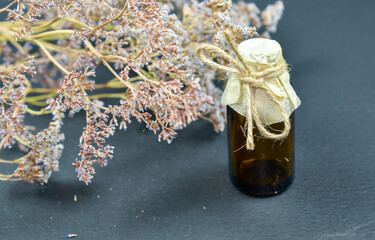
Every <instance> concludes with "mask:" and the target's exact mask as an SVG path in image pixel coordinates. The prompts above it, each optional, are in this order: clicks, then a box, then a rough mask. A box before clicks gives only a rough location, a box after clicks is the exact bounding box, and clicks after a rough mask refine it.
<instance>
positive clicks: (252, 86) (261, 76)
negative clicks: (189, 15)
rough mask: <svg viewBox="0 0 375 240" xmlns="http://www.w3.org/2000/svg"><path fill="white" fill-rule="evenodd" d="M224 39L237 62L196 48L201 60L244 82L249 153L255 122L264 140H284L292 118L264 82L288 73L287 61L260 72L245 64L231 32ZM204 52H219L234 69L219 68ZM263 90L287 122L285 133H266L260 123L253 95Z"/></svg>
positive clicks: (209, 48) (210, 47)
mask: <svg viewBox="0 0 375 240" xmlns="http://www.w3.org/2000/svg"><path fill="white" fill-rule="evenodd" d="M224 36H225V39H226V41H227V43H228V45H229V47H230V49H231V50H232V51H233V52H234V53H235V55H236V57H237V59H238V60H239V61H236V60H235V59H234V58H233V57H232V56H230V55H229V54H228V53H227V52H225V51H224V50H222V49H220V48H218V47H216V46H213V45H209V44H206V43H203V44H202V45H200V46H199V47H198V49H197V54H198V57H199V58H200V60H201V61H202V62H204V63H206V64H208V65H210V66H213V67H215V68H217V69H220V70H222V71H225V72H230V73H233V74H236V75H237V77H238V79H239V80H240V81H242V82H243V83H244V87H245V91H246V101H247V115H246V119H247V121H246V125H247V126H246V127H247V137H246V148H247V149H248V150H254V147H255V146H254V136H253V127H254V123H255V126H256V127H257V128H258V129H259V132H260V133H261V134H262V135H263V137H265V138H269V139H282V138H285V137H286V136H288V134H289V131H290V129H291V125H290V121H289V115H288V114H287V113H286V111H285V109H284V107H283V106H282V104H281V103H280V102H279V101H278V100H277V95H276V94H275V93H274V92H273V91H271V89H269V88H268V87H267V85H266V84H265V80H266V79H268V78H274V77H277V76H280V75H281V74H283V73H284V72H285V71H286V70H287V64H286V62H285V60H283V59H281V60H280V61H277V62H276V63H275V64H274V65H273V66H272V65H267V66H261V69H258V67H257V66H256V64H254V63H251V62H248V61H245V59H244V58H243V57H242V56H241V54H240V53H239V52H238V50H237V47H236V44H235V43H234V41H233V39H232V38H231V37H230V35H229V32H228V31H225V32H224ZM204 52H209V53H211V54H212V53H216V54H217V55H220V56H221V57H223V58H224V59H225V60H227V61H228V62H229V63H230V65H231V67H227V66H224V65H220V64H218V63H216V62H214V61H213V60H212V59H209V58H208V57H207V56H206V55H205V54H204ZM256 89H258V90H261V91H263V92H264V93H265V94H266V95H267V96H268V97H269V98H270V100H271V101H272V102H274V103H275V104H276V105H277V106H278V107H279V109H280V112H281V114H282V117H283V122H284V130H283V131H282V132H281V133H272V132H270V131H269V130H267V128H266V125H267V124H265V123H263V122H262V121H261V120H260V116H259V113H258V110H257V107H256V104H255V100H254V96H255V90H256Z"/></svg>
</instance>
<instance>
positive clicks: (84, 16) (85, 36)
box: [0, 0, 283, 184]
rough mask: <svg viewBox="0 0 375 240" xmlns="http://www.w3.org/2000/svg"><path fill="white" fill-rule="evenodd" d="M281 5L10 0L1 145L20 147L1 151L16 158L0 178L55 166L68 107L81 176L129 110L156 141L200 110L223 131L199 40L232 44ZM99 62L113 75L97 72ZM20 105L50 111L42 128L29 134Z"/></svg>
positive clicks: (47, 171) (106, 151)
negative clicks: (229, 35) (77, 118)
mask: <svg viewBox="0 0 375 240" xmlns="http://www.w3.org/2000/svg"><path fill="white" fill-rule="evenodd" d="M282 11H283V4H282V2H281V1H278V2H276V3H275V4H274V5H270V6H268V7H267V8H266V10H265V11H263V12H260V10H259V9H258V8H257V7H256V6H255V5H254V4H252V3H244V2H242V1H241V2H238V3H235V4H232V2H231V1H226V0H209V1H204V2H198V1H196V0H193V1H187V2H186V3H185V4H184V1H180V0H176V1H171V0H164V1H156V0H120V1H113V0H96V1H91V0H64V1H58V0H15V1H13V2H11V3H10V4H9V5H8V6H6V7H4V8H0V13H7V15H8V17H7V20H6V21H3V22H0V54H1V64H0V80H1V83H2V88H1V92H0V104H1V110H0V111H1V112H0V124H1V130H0V138H1V142H0V149H2V148H6V147H11V146H12V145H14V144H16V143H17V142H18V145H19V147H20V149H21V150H23V151H25V152H26V155H25V156H23V157H21V158H19V159H16V160H1V159H0V163H9V164H18V168H17V169H16V170H15V171H14V173H12V174H9V175H4V174H0V179H2V180H24V181H27V182H32V183H39V184H44V183H47V181H48V179H49V177H50V175H51V173H52V171H57V170H58V160H59V158H60V156H61V152H62V149H63V145H62V144H61V142H62V141H63V138H64V136H63V134H62V133H61V132H60V129H61V125H62V120H63V118H64V117H65V115H66V114H68V115H69V116H73V115H74V114H75V113H77V112H80V111H85V112H86V126H85V127H84V129H83V133H82V136H81V138H80V146H81V150H80V153H79V157H78V158H77V159H76V160H75V161H74V163H73V165H74V166H75V167H76V171H77V173H78V177H79V179H80V180H81V181H84V182H85V183H86V184H88V183H90V182H91V179H92V178H93V175H94V174H95V169H94V166H95V164H99V165H101V166H105V165H107V160H108V159H110V158H112V156H113V149H114V147H113V146H109V145H107V144H106V140H107V139H108V138H109V137H110V136H112V135H113V134H114V132H115V130H116V129H117V128H120V129H126V128H127V125H128V124H129V123H130V122H131V120H132V119H136V120H137V121H139V122H144V123H145V124H146V126H147V128H148V129H149V130H150V131H152V132H154V133H155V134H158V135H159V141H160V140H165V141H167V142H171V141H172V140H173V139H174V138H175V137H176V135H177V132H176V131H177V130H180V129H182V128H184V127H186V126H187V125H188V124H189V123H191V122H192V121H195V120H197V119H199V118H203V119H206V120H208V121H210V122H212V123H213V126H214V128H215V130H217V131H222V130H223V129H224V125H225V120H224V112H225V109H223V107H222V106H221V105H220V98H221V93H222V90H221V88H220V87H218V86H217V84H216V83H215V81H214V80H217V79H224V78H225V76H224V78H223V76H222V75H225V73H220V74H218V73H217V72H216V70H214V69H211V68H209V67H207V66H206V65H204V64H203V63H202V62H201V61H200V60H199V59H198V58H197V56H196V52H195V49H196V46H197V44H199V43H202V42H207V43H210V44H215V45H218V46H220V47H222V48H224V49H228V48H227V46H226V45H225V41H223V31H224V30H228V29H229V30H231V31H232V32H233V38H234V39H235V40H236V41H237V42H241V41H243V40H245V39H248V38H250V37H253V36H258V33H257V28H261V27H262V26H263V27H264V30H265V31H264V33H263V34H262V36H265V37H267V36H268V32H274V31H275V30H276V25H277V22H278V20H279V19H280V17H281V14H282ZM217 58H218V59H217V60H218V61H223V60H220V57H219V56H217ZM98 68H104V69H106V70H107V71H108V73H110V74H111V75H112V78H110V79H105V80H100V81H98V80H97V79H96V77H95V71H96V69H98ZM96 80H97V81H96ZM104 99H114V100H116V99H117V101H116V102H117V104H113V105H109V104H106V103H105V101H104ZM26 113H29V114H33V115H44V114H52V116H53V117H52V121H51V123H50V124H49V127H48V128H46V129H44V130H42V131H40V132H38V133H36V134H33V133H32V131H33V128H32V127H30V126H26V125H25V124H24V122H23V120H24V118H25V114H26Z"/></svg>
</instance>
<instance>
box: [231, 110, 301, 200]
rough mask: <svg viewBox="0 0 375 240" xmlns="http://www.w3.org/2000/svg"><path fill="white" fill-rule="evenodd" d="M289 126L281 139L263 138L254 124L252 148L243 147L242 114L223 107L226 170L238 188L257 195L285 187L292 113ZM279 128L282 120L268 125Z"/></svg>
mask: <svg viewBox="0 0 375 240" xmlns="http://www.w3.org/2000/svg"><path fill="white" fill-rule="evenodd" d="M290 121H291V126H292V128H291V130H290V132H289V135H288V136H287V137H286V138H284V139H282V140H274V139H265V138H262V137H261V134H260V133H259V131H258V129H257V128H254V143H255V149H254V150H252V151H250V150H247V149H246V132H245V131H246V128H245V123H246V118H245V117H244V116H242V115H240V114H238V113H237V112H236V111H234V110H233V109H232V108H230V107H229V106H228V107H227V123H228V143H229V171H230V178H231V181H232V183H233V184H234V185H235V186H236V187H237V188H238V189H239V190H240V191H242V192H244V193H246V194H248V195H252V196H258V197H267V196H272V195H276V194H278V193H281V192H283V191H285V190H286V189H287V188H288V187H289V186H290V185H291V184H292V182H293V178H294V117H293V115H292V116H291V117H290ZM269 129H270V130H271V132H275V133H276V132H280V131H282V130H283V129H284V123H283V122H280V123H275V124H272V125H270V126H269Z"/></svg>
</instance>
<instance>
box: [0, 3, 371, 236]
mask: <svg viewBox="0 0 375 240" xmlns="http://www.w3.org/2000/svg"><path fill="white" fill-rule="evenodd" d="M266 2H269V1H260V0H259V1H257V3H259V6H260V7H261V8H263V7H265V5H266ZM285 7H286V10H285V15H284V17H283V19H282V21H281V23H280V25H279V29H278V33H277V34H275V35H274V36H273V37H274V38H275V39H276V40H278V41H279V42H280V43H281V45H282V46H283V49H284V56H285V58H286V59H287V61H288V62H289V63H291V64H292V65H293V66H294V68H293V70H292V72H291V75H292V81H293V83H294V86H295V89H296V91H297V93H298V94H299V96H300V98H301V100H302V106H301V107H300V109H298V111H297V112H296V114H295V117H296V164H297V165H296V178H295V181H294V183H293V185H292V186H291V188H290V189H289V190H288V191H286V192H285V193H283V194H281V195H279V196H276V197H272V198H267V199H257V198H251V197H248V196H246V195H243V194H241V193H240V192H238V191H237V190H236V189H235V188H234V187H233V186H232V185H231V183H230V181H229V179H228V174H227V158H228V154H227V143H226V134H225V133H221V134H215V133H214V132H213V130H212V128H211V126H210V125H209V124H208V123H206V122H204V121H200V122H196V123H194V124H192V125H191V126H190V127H188V128H187V129H186V130H184V131H182V132H180V135H179V137H178V138H177V140H175V141H174V142H173V143H172V144H171V145H168V144H166V143H158V142H157V137H156V136H155V135H153V134H151V133H149V132H144V133H143V128H142V127H141V126H139V125H138V124H136V123H135V124H133V125H132V127H130V129H128V130H127V131H126V132H122V133H120V132H118V133H117V134H116V135H115V136H114V137H113V138H111V142H112V143H113V144H115V145H116V146H117V148H116V152H115V158H114V159H113V160H111V161H110V162H109V165H108V167H106V168H98V169H97V174H96V176H95V178H94V181H93V183H92V184H91V185H89V186H85V185H84V184H83V183H82V182H78V179H77V178H76V175H75V172H74V168H73V166H72V165H71V163H72V162H73V160H74V159H75V158H76V155H77V153H78V146H77V145H78V138H79V135H80V133H81V131H82V126H83V121H84V118H83V116H82V115H77V116H76V117H75V118H74V119H66V121H65V125H64V130H65V133H66V138H67V140H66V141H65V152H64V155H63V157H62V159H61V170H60V172H58V173H55V174H54V175H53V177H52V179H51V181H50V183H49V184H48V186H44V187H39V186H33V185H29V184H26V183H22V182H14V183H8V182H0V192H1V195H0V239H64V238H65V237H66V235H67V234H69V233H76V234H78V235H79V236H78V238H77V239H314V240H315V239H316V240H318V239H375V192H374V191H375V181H374V176H375V175H374V171H375V95H374V89H375V78H374V75H375V65H374V56H375V47H374V39H375V30H374V12H375V2H374V1H372V0H368V1H364V0H363V1H355V0H352V1H338V0H337V1H324V0H319V1H317V0H314V1H299V0H294V1H291V0H290V1H289V0H286V1H285ZM42 119H43V118H42ZM29 121H32V122H34V123H37V124H38V125H39V126H46V124H47V118H45V120H42V121H40V118H30V119H29ZM16 154H17V153H16V151H15V150H14V152H13V151H11V152H9V153H8V154H7V156H6V157H8V158H11V157H12V156H15V155H16ZM4 158H5V157H4ZM1 170H2V171H1V172H3V170H4V167H3V165H2V166H1ZM110 188H111V189H112V190H110ZM75 194H76V195H77V197H78V201H77V202H74V201H73V196H74V195H75Z"/></svg>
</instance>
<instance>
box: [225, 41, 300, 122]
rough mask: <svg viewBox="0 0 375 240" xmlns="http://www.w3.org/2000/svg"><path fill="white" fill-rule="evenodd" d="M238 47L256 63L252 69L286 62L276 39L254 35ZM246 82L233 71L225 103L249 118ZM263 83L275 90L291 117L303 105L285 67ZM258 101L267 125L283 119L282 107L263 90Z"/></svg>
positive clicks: (261, 114)
mask: <svg viewBox="0 0 375 240" xmlns="http://www.w3.org/2000/svg"><path fill="white" fill-rule="evenodd" d="M237 49H238V52H239V53H240V54H241V56H242V57H243V58H244V60H245V61H246V62H249V63H251V64H249V66H252V69H251V70H253V71H261V70H262V69H264V68H267V67H270V65H271V66H274V65H276V64H277V63H278V61H285V60H284V58H283V56H282V49H281V47H280V45H279V43H278V42H276V41H274V40H269V39H264V38H253V39H249V40H246V41H244V42H242V43H241V44H239V45H238V47H237ZM245 84H246V83H245V82H243V81H240V80H239V79H238V77H237V75H236V74H232V75H231V77H230V78H229V80H228V82H227V85H226V87H225V90H224V93H223V96H222V99H221V102H222V104H223V105H229V106H230V107H231V108H233V109H234V110H235V111H236V112H238V113H239V114H241V115H242V116H245V117H246V113H247V101H246V91H245V88H244V85H245ZM263 85H265V87H266V88H268V89H270V91H271V92H272V93H274V95H275V96H276V100H278V101H279V102H280V103H281V105H282V106H283V107H284V110H285V112H286V113H287V114H288V115H289V116H290V115H291V114H292V112H293V111H294V110H295V109H296V108H297V107H298V106H299V105H300V104H301V101H300V99H299V98H298V96H297V94H296V93H295V91H294V89H293V87H292V86H291V85H290V79H289V72H288V70H285V71H284V73H282V74H281V75H280V76H278V77H274V78H266V79H264V83H263ZM255 104H256V106H257V110H258V114H259V116H260V119H261V121H262V122H263V123H264V124H266V125H270V124H273V123H277V122H281V121H283V117H282V114H281V112H280V107H278V106H277V105H276V104H275V103H274V102H273V101H271V100H270V99H269V97H268V96H267V95H266V94H265V93H264V92H263V91H262V89H255Z"/></svg>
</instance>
